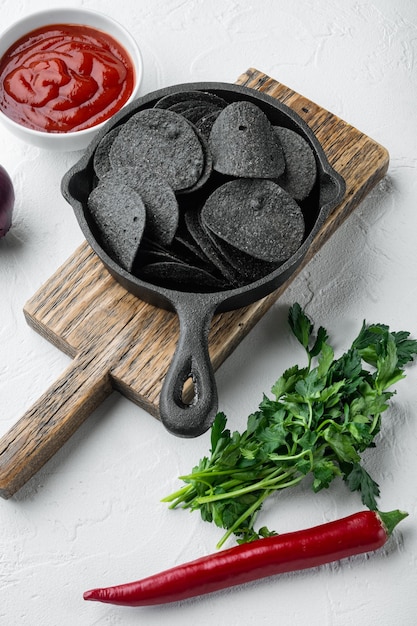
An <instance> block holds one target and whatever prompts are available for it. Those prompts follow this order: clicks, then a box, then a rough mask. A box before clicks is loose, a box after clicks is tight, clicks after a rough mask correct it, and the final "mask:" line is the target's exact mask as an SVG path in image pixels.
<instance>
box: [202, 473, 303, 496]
mask: <svg viewBox="0 0 417 626" xmlns="http://www.w3.org/2000/svg"><path fill="white" fill-rule="evenodd" d="M292 473H293V472H283V473H282V474H281V475H278V476H273V474H275V472H272V474H271V477H270V478H269V479H268V480H266V479H263V480H260V481H258V482H257V483H253V484H252V485H248V486H247V487H243V488H241V489H234V490H232V491H228V492H227V493H213V494H212V495H210V496H200V497H199V498H197V499H196V502H197V504H208V503H209V502H216V501H218V500H227V499H230V498H237V497H239V496H243V495H245V494H247V493H252V492H253V491H268V490H270V489H271V487H273V488H274V490H278V489H286V488H287V487H291V486H293V485H296V484H297V483H299V482H300V481H301V480H302V479H303V478H304V475H297V476H296V477H295V478H293V479H292V480H288V481H286V482H284V483H282V484H280V483H281V481H282V480H284V479H286V478H288V477H289V476H291V475H292Z"/></svg>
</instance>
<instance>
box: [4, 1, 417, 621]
mask: <svg viewBox="0 0 417 626" xmlns="http://www.w3.org/2000/svg"><path fill="white" fill-rule="evenodd" d="M60 5H63V6H69V5H71V6H77V5H83V6H85V7H88V8H93V9H94V8H96V9H99V10H100V11H102V12H106V13H108V14H109V15H111V16H113V17H115V18H117V19H118V20H119V21H120V22H122V23H123V24H124V25H126V26H127V27H128V28H130V30H131V32H132V33H133V35H134V36H135V37H136V38H137V40H138V42H139V44H140V46H141V48H142V52H143V58H144V66H145V76H144V81H143V85H142V90H141V93H142V94H143V93H146V92H148V91H151V90H153V89H156V88H160V87H164V86H167V85H170V84H175V83H181V82H188V81H195V80H209V81H211V80H214V81H217V80H219V81H227V82H234V81H235V79H236V78H237V77H238V76H239V75H240V74H241V73H242V72H243V71H245V70H246V69H247V68H248V67H251V66H253V67H256V68H258V69H260V70H262V71H264V72H266V73H267V74H269V75H271V76H273V77H274V78H276V79H277V80H279V81H281V82H283V83H284V84H287V85H288V86H290V87H292V88H293V89H295V90H296V91H298V92H299V93H301V94H303V95H305V96H307V97H308V98H310V99H311V100H313V101H315V102H317V103H319V104H320V105H321V106H323V107H325V108H326V109H328V110H330V111H332V112H333V113H336V114H337V115H338V116H340V117H342V118H343V119H345V120H346V121H348V122H349V123H351V124H352V125H354V126H356V127H358V128H359V129H360V130H362V131H363V132H365V133H366V134H367V135H369V136H370V137H372V138H373V139H375V140H377V141H378V142H380V143H381V144H382V145H384V146H385V147H386V148H387V149H388V150H389V152H390V155H391V161H390V168H389V172H388V175H387V177H386V178H385V179H384V180H383V181H382V182H381V183H380V184H379V185H378V187H377V188H376V189H375V190H374V191H373V192H372V193H371V194H370V195H369V196H368V197H367V198H366V200H365V201H364V202H363V203H362V205H361V206H360V207H359V208H358V209H357V210H356V211H355V213H354V214H353V215H352V216H351V217H350V218H349V220H348V221H347V222H346V223H345V225H343V227H341V229H340V230H339V231H338V232H337V233H336V234H335V235H334V236H333V238H332V239H331V240H330V241H329V242H328V244H326V245H325V247H324V248H323V249H322V251H321V252H320V254H319V255H318V256H317V257H316V258H315V259H314V261H313V262H312V263H311V264H310V265H309V266H308V268H306V269H305V270H304V271H303V273H302V274H301V275H300V276H299V277H298V278H297V279H296V281H295V282H294V283H293V285H292V286H291V288H290V289H289V290H288V291H287V293H286V294H285V295H284V297H282V298H281V299H280V300H279V301H278V303H277V304H276V305H275V306H274V307H273V308H272V309H271V310H270V312H269V313H268V314H267V315H266V316H265V318H264V319H263V320H262V321H261V322H260V323H259V324H258V325H257V327H256V328H255V329H254V330H253V331H252V332H251V333H250V335H249V336H248V337H247V338H246V339H245V340H244V341H243V342H242V344H241V345H240V346H239V347H238V349H237V350H236V351H235V352H234V354H233V355H232V356H231V357H230V358H229V359H228V360H227V361H226V362H225V363H224V365H223V366H222V367H221V368H220V370H219V371H218V373H217V381H218V388H219V396H220V407H221V409H222V410H224V411H225V412H226V413H227V415H228V417H229V422H230V426H231V428H233V429H235V428H237V429H241V428H243V427H244V425H245V423H246V417H247V415H248V414H249V413H250V412H251V411H253V410H254V409H256V407H257V404H258V402H259V401H260V399H261V397H262V393H263V392H264V391H265V392H267V393H268V392H269V390H270V387H271V385H272V384H273V382H274V381H275V379H276V378H277V377H278V375H279V374H280V373H281V372H282V370H283V369H284V368H286V367H288V366H290V365H292V364H293V363H294V362H297V361H298V360H299V359H302V354H301V352H300V350H299V349H298V348H297V347H296V345H295V342H294V341H293V340H292V339H291V338H290V336H289V333H288V331H287V327H286V315H287V310H288V306H289V305H290V304H291V303H292V302H294V301H296V300H297V301H299V302H300V303H301V304H302V305H303V306H306V307H307V311H308V313H309V314H310V315H311V316H312V317H313V319H314V320H315V321H316V323H317V324H323V325H325V326H326V327H327V328H328V329H329V331H330V334H331V336H332V338H333V340H334V343H335V346H336V350H337V351H338V352H341V351H343V350H344V349H345V348H347V347H348V345H349V344H350V341H351V340H352V339H353V337H354V336H355V335H356V333H357V331H358V330H359V327H360V325H361V323H362V320H363V319H364V318H366V319H367V320H368V321H375V322H384V323H387V324H389V325H391V327H392V328H393V329H394V330H400V329H404V330H410V331H411V332H412V333H413V334H414V336H417V315H416V311H417V284H416V269H417V262H416V234H417V212H416V192H417V156H416V154H417V151H416V148H417V117H416V102H417V5H416V3H415V0H397V1H396V2H392V1H391V0H376V1H374V2H370V1H366V0H362V1H354V0H339V1H337V0H327V1H326V0H324V1H323V2H318V1H313V0H299V1H298V2H292V3H291V2H288V0H257V1H255V0H254V1H253V2H251V1H250V0H211V1H210V2H207V1H206V0H154V1H149V0H130V1H120V2H114V1H110V0H100V1H98V0H90V1H85V2H75V1H74V2H70V1H69V0H68V1H67V2H65V3H63V2H60V1H58V0H55V1H54V2H48V1H47V0H37V1H36V2H30V1H29V0H0V15H1V26H2V27H4V28H6V27H7V26H8V25H10V24H11V23H12V22H13V21H14V20H15V19H17V18H19V17H21V16H24V15H26V14H28V13H30V12H32V11H33V10H35V9H42V8H47V7H56V6H60ZM79 156H80V155H79V153H61V154H55V153H51V152H47V151H41V150H38V149H36V148H33V147H29V146H27V145H25V144H24V143H22V142H20V141H18V140H15V139H13V137H12V136H11V135H9V134H8V133H7V132H6V131H5V130H3V129H0V162H1V163H2V165H3V166H4V167H6V169H7V170H8V171H9V172H10V174H11V176H12V177H13V181H14V185H15V189H16V208H15V219H14V226H13V229H12V230H11V232H10V233H9V235H8V236H7V237H6V238H5V239H3V240H2V241H0V320H1V322H0V435H1V434H3V433H5V432H6V431H7V430H8V429H9V428H10V427H11V425H12V424H13V423H14V422H15V421H16V420H17V419H18V418H19V417H20V416H21V415H22V414H23V413H24V411H25V410H26V409H27V408H29V406H30V405H31V403H32V402H33V401H34V400H35V399H37V398H38V397H39V396H40V395H41V393H42V392H43V391H44V390H46V389H47V387H48V385H49V384H50V383H51V382H52V381H53V380H55V378H57V377H58V375H59V374H60V373H61V372H62V370H63V369H64V368H65V367H66V366H67V364H68V363H69V359H68V357H66V356H65V355H63V354H61V353H60V352H59V351H58V350H57V349H56V348H54V347H53V346H51V345H49V344H48V342H47V341H46V340H44V339H42V338H41V337H39V336H38V335H37V334H36V333H35V332H34V331H33V330H31V329H30V328H29V327H28V326H27V325H26V323H25V321H24V318H23V314H22V308H23V305H24V303H25V302H26V300H27V299H28V298H29V297H30V296H31V295H32V294H33V293H34V292H35V291H36V290H37V289H38V288H39V287H40V286H41V285H42V284H43V283H44V282H45V280H47V279H48V278H49V276H50V275H51V274H52V273H53V272H54V271H55V269H57V268H58V266H60V265H61V264H62V263H63V262H64V261H65V260H66V259H67V258H68V257H69V256H70V255H71V254H72V252H73V251H74V250H75V248H76V247H77V246H78V244H80V243H81V242H82V235H81V233H80V230H79V228H78V225H77V223H76V220H75V217H74V215H73V213H72V210H71V208H70V207H69V205H67V204H66V202H65V201H64V200H63V198H62V197H61V194H60V181H61V178H62V175H63V174H64V173H65V172H66V170H67V169H68V168H69V167H70V166H71V165H72V164H73V163H75V161H76V160H77V159H78V158H79ZM416 367H417V366H414V368H413V367H411V368H410V369H409V372H408V376H407V379H406V380H405V381H402V382H401V383H399V385H398V395H397V396H396V397H395V399H394V402H393V405H392V408H391V409H390V411H389V414H385V415H384V420H385V421H384V427H383V431H382V434H381V437H380V439H379V441H378V447H377V448H376V449H375V450H371V451H369V452H368V453H367V454H366V465H367V467H368V468H369V469H370V471H371V472H372V473H373V474H374V475H375V476H376V477H377V479H378V481H379V483H380V485H381V490H382V497H381V501H380V505H381V506H380V508H381V509H382V510H390V509H392V508H397V507H399V508H403V509H405V510H407V511H408V512H409V513H410V516H409V518H407V520H405V521H404V522H402V524H401V527H399V528H398V532H396V533H395V536H394V537H393V538H392V540H391V541H390V543H389V544H388V545H387V547H386V548H385V549H383V550H382V551H380V552H378V553H376V554H373V555H372V556H370V557H369V558H368V557H356V558H354V559H351V560H349V561H345V562H343V563H340V564H334V565H331V566H327V567H323V568H320V569H317V570H311V571H305V572H302V573H294V574H289V575H285V576H281V577H276V578H274V579H269V580H264V581H262V582H258V583H254V584H251V585H247V586H246V587H245V588H237V589H234V590H229V591H225V592H222V593H218V594H215V595H211V596H207V597H205V598H201V599H196V600H193V601H189V602H184V603H178V604H173V605H169V606H165V607H162V608H149V609H129V608H117V607H112V606H110V605H103V604H97V603H86V602H84V601H83V599H82V592H83V591H84V590H85V589H88V588H91V587H94V586H102V585H110V584H116V583H120V582H126V581H129V580H134V579H136V578H140V577H142V576H146V575H148V574H151V573H154V572H156V571H158V570H161V569H163V568H167V567H171V566H173V565H175V564H177V563H181V562H183V561H186V560H190V559H193V558H197V557H199V556H201V555H203V554H206V553H209V552H212V551H213V550H214V546H215V543H216V541H217V540H218V539H219V536H220V531H219V530H218V529H216V528H215V527H214V526H213V527H211V525H209V524H204V523H203V522H202V521H201V520H200V518H199V516H198V514H188V513H186V512H183V511H181V510H179V511H175V512H173V511H168V510H167V508H166V506H165V505H163V504H161V503H160V502H159V500H160V498H161V497H162V496H164V495H166V494H167V493H169V492H171V491H172V490H173V489H175V488H176V487H177V486H178V485H179V483H178V481H177V478H176V477H177V476H178V475H179V474H180V473H182V472H184V471H188V470H189V469H191V467H192V465H193V464H194V463H195V462H196V461H197V460H198V459H199V458H200V457H201V456H202V455H204V454H205V453H206V452H207V451H208V448H209V437H208V435H204V436H202V437H200V438H198V439H195V440H181V439H177V438H174V437H172V436H171V435H169V434H167V433H166V432H165V431H164V429H163V428H162V427H161V425H160V424H159V423H158V422H157V421H156V420H155V419H154V418H152V417H150V416H149V415H148V414H146V413H145V412H144V411H142V410H140V409H139V408H137V407H136V406H134V405H133V404H132V403H130V402H129V401H128V400H126V399H124V398H122V397H120V396H118V395H117V394H113V395H112V396H111V398H110V399H109V400H108V401H107V402H106V403H105V404H104V405H102V407H101V408H100V409H99V410H97V411H96V412H95V413H94V414H93V415H92V416H91V417H90V418H89V419H88V420H87V422H86V423H85V424H84V426H83V427H82V428H80V430H79V431H78V432H77V433H76V434H75V435H74V436H73V438H72V439H71V440H70V441H69V442H68V443H67V444H66V445H65V446H64V447H63V449H62V450H61V451H60V452H59V453H58V454H56V456H55V457H54V458H53V459H52V460H51V461H50V462H49V463H47V465H46V466H45V467H44V468H43V469H42V470H41V471H40V472H39V473H38V474H37V475H36V476H35V477H34V478H33V479H32V480H31V481H30V482H29V483H28V484H27V485H26V486H25V487H24V488H23V489H22V490H21V491H20V492H19V493H18V494H17V495H16V496H15V497H13V498H12V499H10V500H7V501H6V500H2V501H0V624H1V625H2V626H3V624H4V626H75V625H76V626H105V625H106V626H107V625H112V626H116V625H121V624H123V625H126V626H133V625H136V624H146V626H152V625H158V626H162V625H164V624H169V625H170V626H175V625H176V624H178V625H181V626H185V625H190V626H191V625H193V626H194V625H195V624H199V625H200V626H206V625H209V624H210V625H211V624H213V623H227V624H229V626H237V625H238V624H239V626H240V625H250V624H257V625H258V626H260V625H263V624H265V625H269V624H272V623H277V624H278V623H280V624H281V623H282V624H287V623H291V624H293V625H294V626H298V625H302V624H305V623H308V624H310V625H311V626H319V625H320V626H351V625H352V626H353V625H354V624H358V623H361V624H367V626H376V625H378V626H392V624H396V625H398V626H413V625H414V624H415V623H416V615H417V594H416V586H417V531H416V519H417V490H416V478H417V454H416V448H417V408H416V407H417V386H416V377H417V369H416ZM359 508H361V505H360V502H359V498H358V496H357V495H352V494H349V493H348V492H347V490H346V487H345V486H344V485H343V484H342V483H335V484H334V485H333V486H332V487H331V488H330V489H329V490H328V491H326V492H324V493H321V494H318V495H312V494H311V492H310V491H309V488H308V486H307V485H306V486H304V487H301V488H299V489H296V490H294V491H293V492H288V493H283V494H282V495H280V496H279V497H277V498H275V499H274V500H273V501H271V503H270V504H269V505H268V506H266V507H265V510H264V513H263V515H262V519H260V520H259V521H260V522H261V521H262V522H263V523H265V524H269V525H271V526H272V527H275V528H276V529H277V530H279V531H287V530H292V529H296V528H301V527H305V526H309V525H312V524H315V523H320V522H323V521H326V520H331V519H334V518H337V517H339V516H342V515H347V514H350V513H352V512H354V511H355V510H357V509H359Z"/></svg>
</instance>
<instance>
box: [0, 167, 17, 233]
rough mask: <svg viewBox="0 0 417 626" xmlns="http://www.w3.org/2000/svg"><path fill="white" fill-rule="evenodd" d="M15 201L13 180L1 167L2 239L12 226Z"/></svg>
mask: <svg viewBox="0 0 417 626" xmlns="http://www.w3.org/2000/svg"><path fill="white" fill-rule="evenodd" d="M14 201H15V195H14V189H13V183H12V180H11V178H10V176H9V175H8V173H7V172H6V170H5V169H4V167H2V166H1V165H0V238H1V237H4V236H5V235H6V234H7V233H8V231H9V230H10V227H11V225H12V215H13V208H14Z"/></svg>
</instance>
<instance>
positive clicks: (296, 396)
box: [163, 303, 417, 547]
mask: <svg viewBox="0 0 417 626" xmlns="http://www.w3.org/2000/svg"><path fill="white" fill-rule="evenodd" d="M288 323H289V326H290V329H291V331H292V332H293V334H294V336H295V337H296V338H297V340H298V341H299V342H300V343H301V345H302V346H303V347H304V350H305V352H306V357H307V366H305V367H299V366H298V365H294V366H293V367H291V368H289V369H287V370H286V371H285V372H284V373H283V374H282V375H281V376H280V377H279V378H278V379H277V381H276V382H275V384H274V385H273V386H272V389H271V392H272V396H273V397H272V398H270V397H269V396H267V395H266V394H264V396H263V398H262V400H261V402H260V403H259V407H258V410H257V411H255V412H254V413H252V414H251V415H249V417H248V420H247V426H246V430H244V431H243V432H241V433H239V432H237V431H235V432H233V433H232V432H231V431H230V430H229V429H228V428H226V425H227V419H226V416H225V414H224V413H222V412H219V413H218V414H217V416H216V418H215V420H214V422H213V425H212V427H211V450H210V456H206V457H203V458H202V459H201V460H200V462H199V463H198V465H197V466H196V467H194V468H193V469H192V471H191V473H190V474H188V475H185V476H182V477H181V480H182V481H183V482H184V483H185V485H184V486H183V487H182V488H181V489H179V490H178V491H176V492H175V493H173V494H171V495H169V496H167V497H166V498H164V500H163V501H165V502H169V503H170V507H171V508H176V507H182V508H184V509H190V510H191V511H200V515H201V517H202V519H203V520H204V521H208V522H214V523H215V524H216V525H217V526H219V527H220V528H223V529H225V530H226V532H225V534H224V535H223V537H222V538H221V540H220V541H219V543H218V546H219V547H220V546H221V545H222V544H223V543H224V542H225V541H226V540H227V539H228V537H230V536H231V535H233V534H234V535H235V537H236V539H237V541H238V542H239V543H244V542H246V541H253V540H254V539H256V538H259V537H264V536H269V535H270V534H273V531H270V530H268V529H267V528H265V527H262V528H260V529H259V530H258V531H256V530H255V523H256V519H257V516H258V515H259V513H260V512H261V509H262V506H263V503H264V501H265V500H266V499H267V498H269V497H270V496H271V495H272V494H273V493H275V492H279V491H281V490H282V489H287V488H288V487H292V486H294V485H297V484H298V483H300V482H301V481H302V480H304V479H305V477H306V476H308V475H312V479H313V480H312V490H313V492H317V491H320V490H321V489H327V488H329V487H330V485H331V484H332V482H333V480H334V479H335V478H337V477H340V476H341V477H342V478H343V481H344V482H345V483H346V485H347V487H348V488H349V489H350V490H351V491H357V492H359V494H360V496H361V499H362V502H363V504H364V505H365V506H367V507H368V508H370V509H372V510H374V509H377V498H378V497H379V495H380V490H379V486H378V484H377V483H376V482H375V480H374V479H373V478H372V477H371V476H370V474H369V473H368V472H367V471H366V470H365V469H364V467H363V465H362V463H361V461H362V458H361V455H362V453H363V452H364V451H365V450H367V449H369V448H374V447H375V437H376V436H377V435H378V433H379V432H380V427H381V416H382V414H383V413H384V411H386V410H387V409H388V407H389V400H390V398H391V397H392V395H393V394H394V393H395V391H394V390H393V389H392V387H393V385H394V384H395V383H397V382H398V381H399V380H401V379H402V378H404V377H405V365H406V364H407V363H410V362H411V361H413V360H414V358H415V356H416V355H417V341H415V340H413V339H410V333H408V332H406V331H399V332H391V331H390V329H389V327H388V326H386V325H384V324H371V325H368V324H366V323H365V322H363V324H362V327H361V329H360V332H359V334H358V336H357V337H356V338H355V339H354V341H353V342H352V345H351V346H350V348H349V349H348V350H347V351H346V352H345V353H344V354H343V355H342V356H341V357H339V358H338V359H335V357H334V351H333V348H332V346H331V345H330V343H329V341H328V339H329V338H328V334H327V331H326V330H325V329H324V328H323V327H319V329H318V331H317V333H316V334H314V324H313V323H312V321H311V320H310V319H309V318H308V316H307V315H306V313H305V312H304V311H303V310H302V308H301V306H300V305H299V304H298V303H295V304H294V305H293V306H292V307H291V308H290V311H289V315H288Z"/></svg>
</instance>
